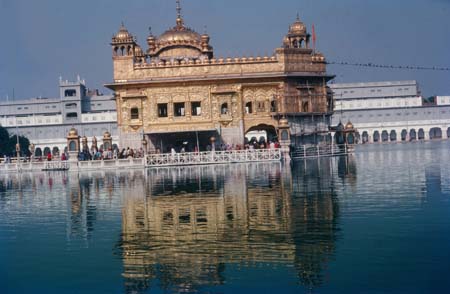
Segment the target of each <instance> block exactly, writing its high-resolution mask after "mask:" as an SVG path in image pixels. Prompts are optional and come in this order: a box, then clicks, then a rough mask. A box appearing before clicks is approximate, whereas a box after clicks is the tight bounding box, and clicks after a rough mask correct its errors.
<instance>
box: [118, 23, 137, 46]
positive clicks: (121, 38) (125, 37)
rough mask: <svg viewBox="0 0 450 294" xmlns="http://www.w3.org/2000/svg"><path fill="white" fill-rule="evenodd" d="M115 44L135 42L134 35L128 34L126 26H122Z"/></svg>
mask: <svg viewBox="0 0 450 294" xmlns="http://www.w3.org/2000/svg"><path fill="white" fill-rule="evenodd" d="M113 42H117V43H120V42H134V37H133V35H131V34H130V32H128V30H127V29H126V28H125V26H124V24H123V23H122V25H121V26H120V29H119V32H117V34H116V35H115V36H114V37H113Z"/></svg>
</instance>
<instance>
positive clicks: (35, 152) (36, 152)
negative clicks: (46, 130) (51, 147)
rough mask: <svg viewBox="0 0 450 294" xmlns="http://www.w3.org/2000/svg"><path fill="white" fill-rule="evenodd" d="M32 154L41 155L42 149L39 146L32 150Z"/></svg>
mask: <svg viewBox="0 0 450 294" xmlns="http://www.w3.org/2000/svg"><path fill="white" fill-rule="evenodd" d="M34 156H36V157H41V156H42V149H41V148H39V147H38V148H36V150H35V151H34Z"/></svg>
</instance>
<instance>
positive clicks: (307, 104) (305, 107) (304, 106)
mask: <svg viewBox="0 0 450 294" xmlns="http://www.w3.org/2000/svg"><path fill="white" fill-rule="evenodd" d="M308 111H309V103H308V102H304V103H303V112H308Z"/></svg>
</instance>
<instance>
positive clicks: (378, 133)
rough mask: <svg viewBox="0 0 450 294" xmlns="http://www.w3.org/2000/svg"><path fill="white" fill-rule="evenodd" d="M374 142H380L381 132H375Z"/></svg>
mask: <svg viewBox="0 0 450 294" xmlns="http://www.w3.org/2000/svg"><path fill="white" fill-rule="evenodd" d="M373 141H374V142H379V141H380V132H378V131H375V132H373Z"/></svg>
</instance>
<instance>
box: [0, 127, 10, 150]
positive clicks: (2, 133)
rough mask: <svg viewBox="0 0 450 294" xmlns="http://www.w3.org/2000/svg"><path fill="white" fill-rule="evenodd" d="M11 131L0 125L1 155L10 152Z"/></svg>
mask: <svg viewBox="0 0 450 294" xmlns="http://www.w3.org/2000/svg"><path fill="white" fill-rule="evenodd" d="M9 149H10V148H9V133H8V130H7V129H5V128H4V127H2V126H0V156H2V157H3V155H5V154H9V151H10V150H9Z"/></svg>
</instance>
